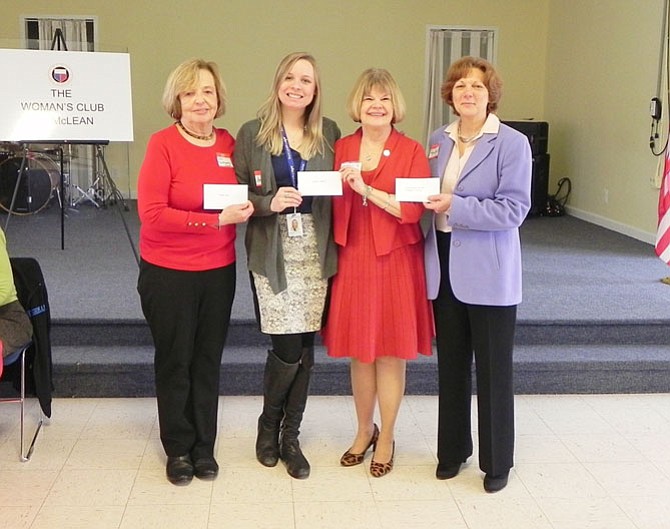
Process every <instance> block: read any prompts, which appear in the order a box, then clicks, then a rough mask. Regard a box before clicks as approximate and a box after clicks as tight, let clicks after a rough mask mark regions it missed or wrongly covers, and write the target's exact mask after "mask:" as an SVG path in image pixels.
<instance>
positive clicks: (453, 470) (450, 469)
mask: <svg viewBox="0 0 670 529" xmlns="http://www.w3.org/2000/svg"><path fill="white" fill-rule="evenodd" d="M461 464H462V463H438V465H437V470H436V471H435V477H436V478H437V479H451V478H455V477H456V476H458V473H459V472H460V471H461Z"/></svg>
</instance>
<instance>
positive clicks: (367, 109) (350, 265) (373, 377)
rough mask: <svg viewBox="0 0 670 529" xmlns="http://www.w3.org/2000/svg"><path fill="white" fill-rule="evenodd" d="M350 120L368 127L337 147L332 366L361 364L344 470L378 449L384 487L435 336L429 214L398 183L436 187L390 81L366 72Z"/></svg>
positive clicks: (376, 469)
mask: <svg viewBox="0 0 670 529" xmlns="http://www.w3.org/2000/svg"><path fill="white" fill-rule="evenodd" d="M347 110H348V112H349V115H350V116H351V117H352V119H353V120H354V121H356V122H359V123H360V124H361V127H360V128H359V129H358V130H357V131H356V132H354V133H353V134H352V135H350V136H347V137H345V138H342V139H341V140H339V141H338V142H337V143H336V144H335V167H336V168H339V170H340V171H341V173H342V179H343V181H344V194H343V196H342V197H336V198H335V199H334V200H333V230H334V237H335V242H336V243H337V245H338V259H339V261H338V273H337V275H336V276H335V278H334V281H333V284H332V293H331V300H330V308H329V313H328V322H327V324H326V327H325V328H324V330H323V331H322V334H323V339H324V344H325V345H326V347H327V348H328V354H329V355H330V356H333V357H350V358H351V386H352V391H353V396H354V404H355V406H356V415H357V419H358V431H357V434H356V438H355V439H354V442H353V444H352V445H351V447H350V448H349V449H348V450H347V451H346V452H345V453H344V455H343V456H342V458H341V459H340V463H341V464H342V465H343V466H354V465H358V464H360V463H362V462H363V459H364V457H365V453H366V452H367V450H368V449H369V448H370V447H373V450H374V454H373V457H372V462H371V464H370V473H371V474H372V475H373V476H375V477H381V476H384V475H386V474H388V473H389V472H390V471H391V470H392V469H393V458H394V453H395V439H394V429H395V422H396V418H397V416H398V410H399V409H400V404H401V401H402V397H403V394H404V392H405V365H406V361H407V360H411V359H414V358H416V357H417V355H418V354H424V355H430V354H431V353H432V338H433V336H434V330H433V319H432V313H431V308H430V302H428V301H427V300H426V282H425V276H424V264H423V236H422V234H421V229H420V227H419V219H420V218H421V215H422V213H423V211H424V207H423V205H422V204H420V203H408V202H403V203H400V202H398V201H397V200H396V198H395V195H394V193H395V179H396V178H398V177H403V178H407V177H429V176H430V167H429V165H428V160H427V158H426V155H425V153H424V150H423V147H422V146H421V145H420V144H419V143H418V142H416V141H414V140H412V139H410V138H408V137H406V136H404V135H403V134H401V133H400V132H398V131H397V130H396V129H395V127H394V124H395V123H397V122H399V121H401V120H402V119H403V117H404V115H405V102H404V99H403V97H402V94H401V92H400V89H399V88H398V85H397V84H396V82H395V80H394V79H393V77H392V76H391V74H390V73H389V72H387V71H386V70H383V69H376V68H373V69H369V70H366V71H365V72H363V74H361V76H360V78H359V79H358V81H357V82H356V85H355V86H354V89H353V91H352V93H351V95H350V96H349V99H348V102H347ZM377 405H378V406H379V416H380V419H381V429H379V428H378V427H377V425H376V424H375V423H374V414H375V407H376V406H377Z"/></svg>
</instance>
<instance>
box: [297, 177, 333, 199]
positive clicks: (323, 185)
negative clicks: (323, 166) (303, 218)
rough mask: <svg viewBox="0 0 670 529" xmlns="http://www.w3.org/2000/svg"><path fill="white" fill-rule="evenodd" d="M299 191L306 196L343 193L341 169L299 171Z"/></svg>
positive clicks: (330, 195)
mask: <svg viewBox="0 0 670 529" xmlns="http://www.w3.org/2000/svg"><path fill="white" fill-rule="evenodd" d="M298 191H300V194H301V195H302V196H304V197H318V196H329V197H332V196H340V195H342V175H341V174H340V172H339V171H298Z"/></svg>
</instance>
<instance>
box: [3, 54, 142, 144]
mask: <svg viewBox="0 0 670 529" xmlns="http://www.w3.org/2000/svg"><path fill="white" fill-rule="evenodd" d="M0 71H1V72H2V78H3V82H2V84H1V85H0V116H2V119H0V140H1V141H26V142H29V141H49V140H52V141H54V142H58V141H68V140H70V141H87V140H89V141H132V140H133V119H132V101H131V92H130V56H129V55H128V54H127V53H97V52H81V51H55V50H54V51H52V50H14V49H0Z"/></svg>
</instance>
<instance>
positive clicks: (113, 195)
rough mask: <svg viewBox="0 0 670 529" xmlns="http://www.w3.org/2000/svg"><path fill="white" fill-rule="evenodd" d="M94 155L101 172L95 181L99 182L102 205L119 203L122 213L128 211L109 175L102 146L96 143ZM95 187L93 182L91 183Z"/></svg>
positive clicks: (123, 199) (124, 200)
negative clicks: (101, 190)
mask: <svg viewBox="0 0 670 529" xmlns="http://www.w3.org/2000/svg"><path fill="white" fill-rule="evenodd" d="M95 154H96V158H97V160H98V163H99V164H100V165H101V166H102V171H101V172H100V175H99V176H98V178H97V179H96V182H97V181H98V180H99V181H100V182H101V184H102V188H103V197H102V202H103V204H104V205H106V204H107V202H109V203H110V204H117V203H120V204H122V205H123V210H124V211H130V209H129V208H128V205H127V204H126V199H125V198H123V195H122V194H121V191H119V188H118V187H116V183H114V180H112V177H111V175H110V174H109V168H108V167H107V162H106V161H105V149H104V144H102V143H96V144H95ZM93 185H95V182H94V183H93Z"/></svg>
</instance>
